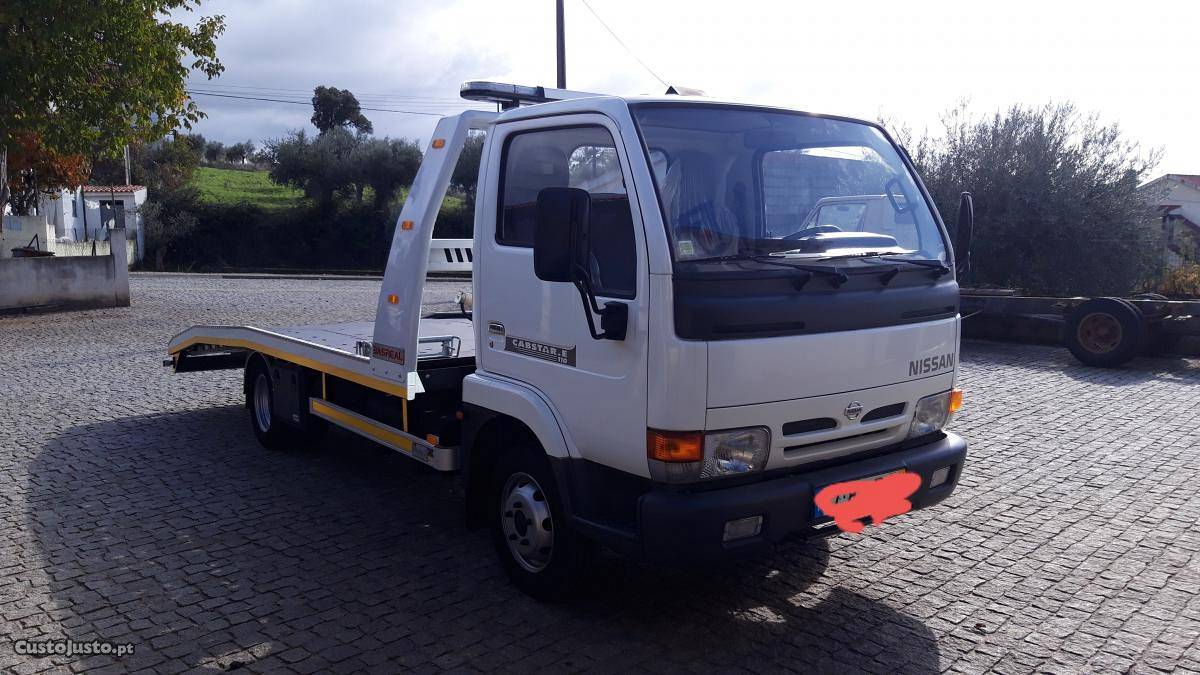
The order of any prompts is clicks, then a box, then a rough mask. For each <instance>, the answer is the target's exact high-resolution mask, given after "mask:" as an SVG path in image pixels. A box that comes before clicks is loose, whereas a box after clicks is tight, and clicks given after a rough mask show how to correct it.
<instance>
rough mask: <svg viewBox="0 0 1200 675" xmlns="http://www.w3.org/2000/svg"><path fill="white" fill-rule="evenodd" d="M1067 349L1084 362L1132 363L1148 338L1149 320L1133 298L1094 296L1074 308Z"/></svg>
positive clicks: (1109, 365) (1105, 365)
mask: <svg viewBox="0 0 1200 675" xmlns="http://www.w3.org/2000/svg"><path fill="white" fill-rule="evenodd" d="M1065 337H1066V343H1067V349H1069V350H1070V351H1071V354H1072V355H1074V356H1075V358H1076V359H1079V361H1080V362H1081V363H1083V364H1084V365H1088V366H1096V367H1099V368H1112V367H1114V366H1119V365H1122V364H1124V363H1128V362H1129V361H1130V360H1131V359H1133V357H1135V356H1137V355H1138V354H1139V353H1140V352H1141V350H1142V346H1143V345H1144V344H1145V342H1146V321H1145V319H1144V318H1143V317H1142V313H1141V311H1139V310H1138V308H1137V307H1136V306H1135V305H1134V304H1133V303H1131V302H1126V301H1124V300H1120V299H1118V298H1092V299H1091V300H1088V301H1087V302H1084V303H1083V304H1081V305H1079V306H1077V307H1076V308H1075V309H1073V310H1071V313H1070V315H1069V316H1068V317H1067V326H1066V336H1065Z"/></svg>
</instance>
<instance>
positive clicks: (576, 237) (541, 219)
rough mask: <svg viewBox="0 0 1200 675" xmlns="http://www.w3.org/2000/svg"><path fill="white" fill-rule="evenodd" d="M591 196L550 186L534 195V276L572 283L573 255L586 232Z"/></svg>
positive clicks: (546, 279) (578, 190)
mask: <svg viewBox="0 0 1200 675" xmlns="http://www.w3.org/2000/svg"><path fill="white" fill-rule="evenodd" d="M591 209H592V197H591V195H589V194H588V191H587V190H581V189H579V188H566V187H549V188H544V189H542V191H541V192H539V193H538V196H537V223H536V226H535V228H534V232H533V273H534V274H535V275H536V276H537V278H538V279H541V280H542V281H566V282H572V281H575V264H576V262H577V261H576V259H575V252H576V250H577V249H578V248H579V243H578V242H579V241H580V238H581V237H582V236H583V234H584V233H585V232H587V227H588V219H589V218H590V216H591Z"/></svg>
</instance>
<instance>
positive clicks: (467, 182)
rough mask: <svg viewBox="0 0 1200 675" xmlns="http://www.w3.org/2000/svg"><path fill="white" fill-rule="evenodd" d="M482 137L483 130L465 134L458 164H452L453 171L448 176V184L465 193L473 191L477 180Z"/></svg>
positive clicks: (472, 192) (480, 159)
mask: <svg viewBox="0 0 1200 675" xmlns="http://www.w3.org/2000/svg"><path fill="white" fill-rule="evenodd" d="M484 138H485V135H484V134H483V132H472V133H471V134H470V135H469V136H467V140H466V141H464V143H463V149H462V153H461V154H459V156H458V164H455V165H454V173H453V174H451V176H450V185H451V186H453V187H455V188H457V189H459V190H461V191H463V192H465V193H467V194H472V195H473V194H474V193H475V183H477V182H478V181H479V163H480V161H482V159H483V141H484Z"/></svg>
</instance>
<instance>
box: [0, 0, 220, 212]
mask: <svg viewBox="0 0 1200 675" xmlns="http://www.w3.org/2000/svg"><path fill="white" fill-rule="evenodd" d="M199 5H200V2H199V0H142V1H141V2H126V1H125V0H92V1H91V2H89V3H88V4H87V6H86V8H81V7H80V5H79V3H78V1H77V0H5V2H3V3H2V4H0V169H3V171H0V211H3V208H4V205H5V203H6V202H7V200H8V191H9V190H8V176H9V172H8V168H9V167H8V166H7V164H8V162H7V161H6V159H7V154H8V149H9V148H10V146H12V145H13V144H14V142H15V141H16V139H18V138H21V137H23V135H25V134H33V137H36V138H37V139H38V143H39V144H40V146H41V147H42V149H43V150H44V152H46V153H47V154H53V155H55V156H60V157H63V156H72V155H79V156H84V157H91V156H95V155H109V156H116V155H118V154H119V153H120V152H121V149H122V147H123V146H125V145H127V144H132V143H135V142H138V141H147V142H148V141H151V140H154V139H158V138H161V137H163V136H165V135H166V134H167V133H168V132H170V131H172V130H173V129H176V128H178V127H180V126H184V127H187V128H190V127H191V124H192V123H193V122H195V121H197V120H199V119H200V118H201V117H203V113H201V112H200V110H199V108H197V106H196V104H195V103H194V102H192V100H191V99H190V98H188V95H187V90H186V81H187V77H188V74H189V73H190V72H191V71H193V70H195V71H199V72H201V73H203V74H204V75H206V76H208V77H209V78H210V79H211V78H213V77H216V76H217V75H219V74H220V73H221V71H222V70H223V67H222V66H221V63H220V62H219V61H218V60H217V58H216V38H217V36H218V35H220V34H221V32H222V31H223V30H224V18H223V17H221V16H210V17H203V18H200V19H199V20H198V21H196V22H194V25H190V26H189V25H187V24H184V23H180V22H176V21H172V20H170V12H172V11H173V10H180V9H182V10H185V11H189V12H190V11H193V10H194V9H196V8H198V7H199ZM39 183H40V184H41V185H42V186H43V187H45V188H47V189H49V188H52V187H66V186H62V185H59V186H52V185H49V184H47V183H45V182H41V181H39Z"/></svg>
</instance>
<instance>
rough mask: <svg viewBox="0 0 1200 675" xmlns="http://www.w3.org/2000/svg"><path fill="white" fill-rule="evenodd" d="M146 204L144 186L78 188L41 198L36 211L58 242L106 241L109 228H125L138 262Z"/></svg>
mask: <svg viewBox="0 0 1200 675" xmlns="http://www.w3.org/2000/svg"><path fill="white" fill-rule="evenodd" d="M145 203H146V188H145V186H143V185H81V186H79V187H78V188H76V189H74V190H63V191H62V193H61V194H60V195H58V196H57V197H56V198H53V199H51V198H49V197H47V198H43V199H42V200H41V203H40V204H39V206H38V211H39V213H40V214H41V215H44V216H46V224H47V226H49V227H53V228H54V238H55V239H57V240H61V241H91V240H99V241H105V240H107V238H108V228H109V227H113V226H116V227H124V228H125V236H126V238H127V239H129V240H130V241H136V242H137V245H136V248H135V250H136V252H137V259H138V260H141V258H142V252H143V251H145V243H146V240H145V234H144V233H143V232H142V214H141V210H140V208H139V207H141V206H142V204H145Z"/></svg>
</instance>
